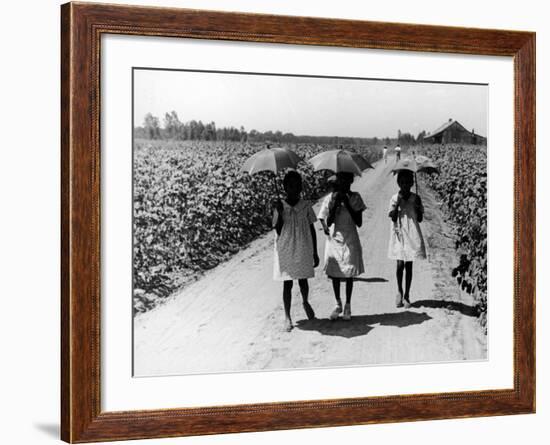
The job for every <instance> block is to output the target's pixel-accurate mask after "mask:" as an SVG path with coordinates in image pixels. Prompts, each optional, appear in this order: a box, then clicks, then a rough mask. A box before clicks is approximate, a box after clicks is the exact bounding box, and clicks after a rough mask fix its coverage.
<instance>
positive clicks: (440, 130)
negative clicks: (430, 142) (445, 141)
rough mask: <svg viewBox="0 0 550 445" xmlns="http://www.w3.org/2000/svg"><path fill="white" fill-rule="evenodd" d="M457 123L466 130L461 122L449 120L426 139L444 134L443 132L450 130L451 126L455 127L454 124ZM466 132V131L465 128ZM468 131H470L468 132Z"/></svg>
mask: <svg viewBox="0 0 550 445" xmlns="http://www.w3.org/2000/svg"><path fill="white" fill-rule="evenodd" d="M455 122H456V123H457V124H458V125H460V126H461V127H462V128H464V126H463V125H461V124H460V122H458V121H455V120H453V119H449V120H448V121H447V122H445V123H444V124H443V125H441V126H440V127H438V128H436V129H435V130H434V131H432V132H431V133H428V134H427V135H426V136H424V137H432V136H435V135H437V134H439V133H442V132H443V131H445V130H446V129H447V128H449V127H450V126H451V125H453V124H454V123H455ZM464 130H466V129H465V128H464ZM466 131H468V130H466Z"/></svg>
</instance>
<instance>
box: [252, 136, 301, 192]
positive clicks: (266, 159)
mask: <svg viewBox="0 0 550 445" xmlns="http://www.w3.org/2000/svg"><path fill="white" fill-rule="evenodd" d="M301 161H302V158H300V157H299V156H298V155H297V154H296V153H294V152H293V151H292V150H289V149H287V148H282V147H269V146H268V147H267V148H264V149H263V150H261V151H259V152H257V153H254V154H253V155H252V156H250V157H249V158H248V159H247V160H246V161H245V162H244V164H243V166H242V167H241V171H244V172H246V173H248V174H249V175H254V174H256V173H259V172H263V171H270V172H272V173H273V183H274V184H275V192H276V193H277V196H279V190H278V188H277V181H276V180H275V178H276V175H277V173H279V172H280V171H281V170H284V169H285V168H296V166H297V165H298V163H299V162H301Z"/></svg>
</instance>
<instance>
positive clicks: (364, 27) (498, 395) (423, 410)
mask: <svg viewBox="0 0 550 445" xmlns="http://www.w3.org/2000/svg"><path fill="white" fill-rule="evenodd" d="M103 34H126V35H138V36H139V35H145V36H166V37H178V38H193V39H221V40H235V41H247V42H274V43H286V44H299V45H323V46H337V47H353V48H378V49H391V50H408V51H428V52H445V53H460V54H476V55H498V56H512V57H513V59H514V72H515V75H514V76H515V79H514V89H515V91H514V95H515V110H514V112H515V128H514V135H515V148H514V150H515V179H514V184H515V186H514V290H513V292H514V386H513V389H509V390H508V389H507V390H498V389H497V390H484V391H474V392H455V393H436V394H417V395H402V396H384V397H367V398H348V399H331V400H313V401H299V402H287V403H265V404H264V403H262V404H252V405H250V404H249V405H236V406H218V407H216V406H212V407H209V408H186V409H162V410H151V411H126V412H102V411H101V404H100V360H101V348H100V337H101V331H100V305H101V298H100V233H101V227H100V199H101V197H100V181H101V178H100V137H99V136H100V120H99V116H100V113H101V106H100V55H101V45H100V38H101V36H102V35H103ZM61 36H62V43H61V172H62V174H61V203H62V206H61V235H62V237H61V238H62V241H61V314H62V317H61V333H62V339H61V340H62V341H61V370H62V372H61V438H62V439H63V440H64V441H67V442H71V443H76V442H94V441H106V440H123V439H139V438H153V437H174V436H186V435H201V434H216V433H230V432H245V431H265V430H281V429H290V428H308V427H322V426H340V425H352V424H368V423H381V422H403V421H412V420H428V419H442V418H459V417H474V416H494V415H507V414H520V413H533V412H534V411H535V34H534V33H531V32H518V31H503V30H488V29H468V28H454V27H440V26H425V25H412V24H396V23H381V22H364V21H352V20H335V19H325V18H307V17H290V16H275V15H257V14H244V13H226V12H214V11H198V10H187V9H172V8H148V7H134V6H117V5H107V4H91V3H85V4H83V3H68V4H64V5H62V7H61Z"/></svg>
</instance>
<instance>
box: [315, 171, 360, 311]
mask: <svg viewBox="0 0 550 445" xmlns="http://www.w3.org/2000/svg"><path fill="white" fill-rule="evenodd" d="M336 178H337V180H336V185H335V191H334V192H333V193H330V194H329V195H327V197H326V198H325V200H324V201H323V204H322V205H321V209H320V210H319V219H320V220H321V224H322V226H323V230H324V231H325V235H327V241H326V245H325V266H324V270H325V273H326V274H327V275H328V277H329V278H330V279H331V280H332V288H333V290H334V297H335V299H336V307H335V309H334V310H333V311H332V314H331V315H330V319H331V320H336V319H337V318H338V317H339V316H340V314H341V313H342V300H341V299H340V281H341V280H345V281H346V304H345V306H344V310H343V312H344V315H343V317H342V318H343V319H344V320H346V321H349V320H351V295H352V293H353V277H355V276H357V275H360V274H362V273H363V272H364V271H365V267H364V265H363V252H362V248H361V241H360V240H359V234H358V233H357V227H361V225H362V223H363V216H362V213H363V210H365V209H366V206H365V203H364V202H363V199H362V198H361V195H360V194H359V193H357V192H352V191H351V190H350V187H351V184H352V183H353V173H347V172H341V173H337V174H336Z"/></svg>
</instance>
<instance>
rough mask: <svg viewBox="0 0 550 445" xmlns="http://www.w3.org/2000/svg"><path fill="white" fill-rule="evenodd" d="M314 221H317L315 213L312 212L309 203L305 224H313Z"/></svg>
mask: <svg viewBox="0 0 550 445" xmlns="http://www.w3.org/2000/svg"><path fill="white" fill-rule="evenodd" d="M315 221H317V217H316V216H315V212H314V211H313V207H312V206H311V204H310V203H308V205H307V222H308V223H309V224H313V223H314V222H315Z"/></svg>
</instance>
